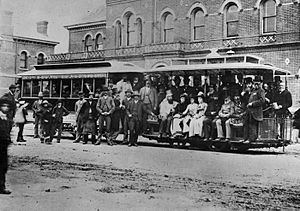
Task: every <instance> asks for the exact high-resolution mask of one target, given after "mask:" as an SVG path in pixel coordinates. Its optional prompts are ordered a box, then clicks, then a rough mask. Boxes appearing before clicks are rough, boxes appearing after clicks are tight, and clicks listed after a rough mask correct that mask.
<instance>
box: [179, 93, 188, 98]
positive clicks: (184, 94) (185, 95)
mask: <svg viewBox="0 0 300 211" xmlns="http://www.w3.org/2000/svg"><path fill="white" fill-rule="evenodd" d="M187 96H188V94H187V93H182V94H181V95H180V98H182V97H185V98H187Z"/></svg>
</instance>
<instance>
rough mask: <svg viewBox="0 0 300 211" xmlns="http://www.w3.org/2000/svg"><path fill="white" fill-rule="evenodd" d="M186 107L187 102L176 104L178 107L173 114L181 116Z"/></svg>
mask: <svg viewBox="0 0 300 211" xmlns="http://www.w3.org/2000/svg"><path fill="white" fill-rule="evenodd" d="M187 106H188V103H187V102H184V103H178V105H177V106H176V107H175V112H174V114H180V115H181V114H182V113H183V112H184V111H185V110H186V108H187Z"/></svg>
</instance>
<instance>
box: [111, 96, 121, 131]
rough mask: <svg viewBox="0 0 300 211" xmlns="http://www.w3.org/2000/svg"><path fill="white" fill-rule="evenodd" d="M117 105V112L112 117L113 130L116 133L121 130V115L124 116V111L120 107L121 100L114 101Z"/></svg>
mask: <svg viewBox="0 0 300 211" xmlns="http://www.w3.org/2000/svg"><path fill="white" fill-rule="evenodd" d="M114 103H115V110H114V112H113V113H112V115H111V129H112V130H114V131H118V130H119V128H120V125H119V124H120V119H121V114H122V112H123V111H122V109H121V107H120V105H121V102H120V100H117V99H114Z"/></svg>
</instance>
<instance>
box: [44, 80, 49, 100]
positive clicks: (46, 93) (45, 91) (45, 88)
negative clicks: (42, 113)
mask: <svg viewBox="0 0 300 211" xmlns="http://www.w3.org/2000/svg"><path fill="white" fill-rule="evenodd" d="M42 92H43V95H44V97H50V81H43V88H42Z"/></svg>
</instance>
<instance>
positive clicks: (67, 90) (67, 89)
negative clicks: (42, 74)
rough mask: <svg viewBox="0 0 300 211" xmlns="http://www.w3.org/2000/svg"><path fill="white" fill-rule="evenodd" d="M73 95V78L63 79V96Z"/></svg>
mask: <svg viewBox="0 0 300 211" xmlns="http://www.w3.org/2000/svg"><path fill="white" fill-rule="evenodd" d="M70 95H71V80H68V79H66V80H63V81H62V93H61V96H62V97H65V98H68V97H70Z"/></svg>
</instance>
